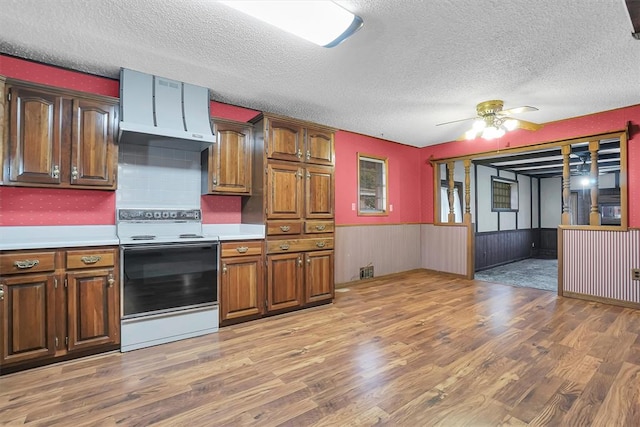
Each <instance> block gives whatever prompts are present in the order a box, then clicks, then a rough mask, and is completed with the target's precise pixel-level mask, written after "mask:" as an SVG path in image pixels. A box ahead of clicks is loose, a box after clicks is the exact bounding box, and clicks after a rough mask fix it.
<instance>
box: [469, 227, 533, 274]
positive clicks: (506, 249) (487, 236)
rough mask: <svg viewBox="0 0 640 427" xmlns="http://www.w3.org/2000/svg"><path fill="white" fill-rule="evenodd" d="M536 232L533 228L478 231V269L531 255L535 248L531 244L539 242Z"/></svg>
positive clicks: (476, 242) (476, 262)
mask: <svg viewBox="0 0 640 427" xmlns="http://www.w3.org/2000/svg"><path fill="white" fill-rule="evenodd" d="M536 234H538V231H537V230H533V229H524V230H503V231H489V232H485V233H476V235H475V249H476V251H475V267H476V271H480V270H484V269H487V268H490V267H495V266H497V265H501V264H506V263H508V262H513V261H518V260H521V259H525V258H529V257H531V256H532V255H534V250H535V247H532V245H531V244H532V243H533V244H535V246H538V243H539V239H538V238H537V236H536Z"/></svg>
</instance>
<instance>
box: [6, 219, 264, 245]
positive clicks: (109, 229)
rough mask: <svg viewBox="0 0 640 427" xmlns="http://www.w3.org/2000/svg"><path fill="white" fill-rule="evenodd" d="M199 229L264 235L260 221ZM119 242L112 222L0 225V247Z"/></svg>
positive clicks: (230, 236) (225, 236) (231, 236)
mask: <svg viewBox="0 0 640 427" xmlns="http://www.w3.org/2000/svg"><path fill="white" fill-rule="evenodd" d="M202 232H203V234H204V235H206V236H218V238H219V239H220V240H221V241H227V240H252V239H264V225H260V224H203V225H202ZM119 244H120V241H119V240H118V236H117V235H116V226H115V225H59V226H14V227H0V250H12V249H43V248H66V247H78V246H112V245H114V246H117V245H119Z"/></svg>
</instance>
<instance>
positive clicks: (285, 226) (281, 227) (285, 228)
mask: <svg viewBox="0 0 640 427" xmlns="http://www.w3.org/2000/svg"><path fill="white" fill-rule="evenodd" d="M280 230H282V231H284V232H285V233H286V232H287V231H289V230H291V227H289V226H288V225H281V226H280Z"/></svg>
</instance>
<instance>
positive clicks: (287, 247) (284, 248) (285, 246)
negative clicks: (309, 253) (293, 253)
mask: <svg viewBox="0 0 640 427" xmlns="http://www.w3.org/2000/svg"><path fill="white" fill-rule="evenodd" d="M280 249H282V250H283V251H286V250H287V249H289V245H287V244H286V243H285V244H283V245H280Z"/></svg>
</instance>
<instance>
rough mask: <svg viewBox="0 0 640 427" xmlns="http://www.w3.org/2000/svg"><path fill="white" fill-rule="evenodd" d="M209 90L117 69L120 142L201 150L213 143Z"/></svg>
mask: <svg viewBox="0 0 640 427" xmlns="http://www.w3.org/2000/svg"><path fill="white" fill-rule="evenodd" d="M210 117H211V116H210V114H209V89H207V88H205V87H200V86H194V85H191V84H187V83H182V82H179V81H176V80H170V79H166V78H163V77H158V76H153V75H151V74H146V73H141V72H139V71H133V70H129V69H126V68H122V69H121V70H120V120H121V121H120V139H119V143H120V144H137V145H149V146H154V147H164V148H174V149H179V150H185V151H202V150H205V149H206V148H208V147H210V146H211V144H213V143H214V142H215V136H214V135H213V133H212V132H211V123H210Z"/></svg>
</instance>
